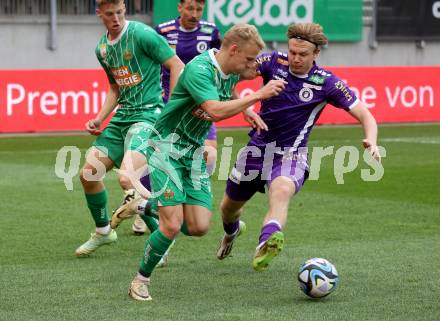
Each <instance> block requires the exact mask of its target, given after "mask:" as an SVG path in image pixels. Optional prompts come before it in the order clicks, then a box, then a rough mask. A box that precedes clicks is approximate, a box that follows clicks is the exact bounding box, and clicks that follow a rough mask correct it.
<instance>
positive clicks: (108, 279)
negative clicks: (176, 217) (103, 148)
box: [0, 125, 440, 321]
mask: <svg viewBox="0 0 440 321" xmlns="http://www.w3.org/2000/svg"><path fill="white" fill-rule="evenodd" d="M226 136H232V137H233V138H234V153H233V157H232V158H233V160H232V162H231V166H232V163H233V161H234V159H235V155H236V152H237V150H238V148H239V147H240V146H243V145H244V144H245V143H246V140H247V137H246V132H244V131H220V133H219V140H218V141H219V151H220V150H221V148H222V142H223V139H224V137H226ZM361 138H362V133H361V129H360V128H359V127H318V128H315V129H314V132H313V133H312V137H311V143H310V147H314V146H321V147H327V146H335V151H336V150H337V149H338V148H339V147H340V146H343V145H352V146H356V147H359V150H360V151H361V147H360V142H361ZM92 140H93V138H92V137H89V136H59V137H56V136H47V137H17V138H4V137H3V138H0V166H1V179H0V204H1V207H0V208H1V213H0V226H1V233H0V248H1V251H0V288H1V294H0V320H8V321H12V320H20V321H21V320H44V321H46V320H57V321H60V320H75V321H77V320H130V321H134V320H155V321H158V320H185V321H189V320H198V321H208V320H212V321H221V320H225V321H226V320H230V321H237V320H249V321H251V320H252V321H254V320H289V321H291V320H301V321H306V320H311V321H312V320H313V321H315V320H335V321H342V320H347V321H385V320H396V321H405V320H408V321H416V320H432V321H435V320H440V303H439V297H440V268H439V266H440V188H439V183H440V176H439V169H440V125H420V126H381V128H380V145H382V146H384V147H385V148H386V157H385V158H384V159H383V165H384V168H385V172H384V176H383V178H382V179H381V180H380V181H378V182H364V181H363V180H362V179H361V170H362V169H369V166H368V165H367V164H366V163H365V162H363V161H362V158H361V161H360V163H359V166H358V167H357V168H356V169H355V170H354V171H352V172H350V173H348V174H345V175H344V182H345V184H337V183H336V179H335V174H334V155H333V156H329V157H326V158H324V159H323V161H322V163H321V167H320V169H321V170H320V175H319V180H310V181H308V182H307V183H306V184H305V186H304V188H303V190H302V191H301V192H300V193H299V194H298V195H297V196H295V198H294V199H293V201H292V202H291V205H290V209H289V220H288V224H287V227H286V229H285V238H286V243H285V249H284V251H283V252H282V253H281V255H280V256H279V257H277V258H276V259H275V260H274V261H273V264H272V265H271V266H270V267H269V269H268V270H267V271H265V272H263V273H256V272H254V271H253V270H252V268H251V260H252V256H253V253H254V249H255V246H256V243H257V240H258V235H259V229H260V225H261V221H262V218H263V216H264V214H265V211H266V209H267V200H266V196H265V195H263V194H259V195H257V196H256V197H254V198H253V199H252V200H251V201H250V202H249V204H248V205H247V206H246V208H245V211H244V215H243V220H245V221H246V223H247V226H248V232H247V234H245V235H244V236H241V237H240V238H239V239H238V241H237V242H236V244H235V247H234V250H233V257H231V258H228V259H226V260H224V261H218V260H217V259H216V257H215V253H216V250H217V245H218V241H219V239H220V237H221V235H222V227H221V222H220V219H219V214H218V204H219V202H220V199H221V196H222V194H223V191H224V187H225V182H224V181H219V180H217V179H216V178H215V176H216V175H214V179H213V194H214V204H215V209H214V216H213V223H212V228H211V230H210V232H209V234H208V235H206V236H204V237H203V238H189V237H185V236H180V237H179V238H178V240H177V243H176V245H175V246H174V248H173V249H172V252H171V254H170V260H169V265H168V266H167V267H165V268H163V269H158V270H156V271H155V273H154V274H153V277H152V285H151V293H152V296H153V301H152V302H147V303H143V302H135V301H133V300H131V299H130V298H129V297H128V295H127V289H128V286H129V284H130V282H131V279H132V277H133V276H134V274H135V272H136V270H137V268H138V263H139V260H140V258H141V255H142V252H143V245H144V241H145V237H138V236H134V235H132V234H131V229H130V225H131V224H129V222H125V223H124V224H122V225H121V226H120V228H119V229H118V236H119V239H118V242H117V244H114V245H111V246H106V247H103V248H101V249H99V250H98V251H97V252H96V253H95V254H94V255H93V256H91V257H90V258H86V259H78V258H76V257H75V256H74V250H75V248H76V247H77V246H79V245H80V244H81V243H82V242H84V241H85V240H86V239H87V238H88V237H89V233H90V232H91V231H93V224H92V219H91V216H90V215H89V214H88V210H87V208H86V204H85V200H84V196H83V192H82V189H81V186H80V184H79V180H78V176H76V177H75V178H74V185H73V191H67V190H66V188H65V186H64V183H63V180H62V179H60V178H58V177H57V176H56V175H55V159H56V155H57V152H58V150H59V149H60V148H61V147H62V146H77V147H78V148H79V149H80V151H81V155H82V158H81V164H82V163H83V161H84V152H85V150H86V149H87V148H88V147H89V146H90V144H91V142H92ZM361 155H362V154H361ZM106 185H107V188H108V191H109V197H110V204H109V205H110V206H109V208H110V210H111V209H112V208H115V207H116V206H117V205H118V204H119V202H120V201H121V198H122V194H121V191H120V189H119V187H118V185H117V178H116V174H115V173H114V172H111V173H109V174H108V176H107V177H106ZM130 223H131V222H130ZM310 257H324V258H327V259H328V260H330V261H331V262H332V263H334V264H335V266H336V268H337V270H338V272H339V274H340V281H341V282H340V284H339V288H338V289H337V290H336V292H335V293H334V294H332V295H330V296H329V297H327V298H325V299H321V300H311V299H308V298H307V297H306V296H305V295H304V294H303V293H302V292H301V291H300V290H299V287H298V284H297V281H296V273H297V269H298V267H299V265H300V264H301V263H302V262H303V261H304V260H305V259H307V258H310Z"/></svg>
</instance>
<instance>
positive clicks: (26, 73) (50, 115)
mask: <svg viewBox="0 0 440 321" xmlns="http://www.w3.org/2000/svg"><path fill="white" fill-rule="evenodd" d="M107 88H108V81H107V77H106V75H105V73H104V71H101V70H99V69H98V70H95V69H93V70H77V69H75V70H2V71H0V132H29V131H30V132H47V131H70V130H84V124H85V123H86V121H87V120H89V119H91V118H93V117H94V116H95V115H96V114H97V113H98V111H99V110H100V108H101V106H102V103H103V101H104V99H105V94H106V92H107Z"/></svg>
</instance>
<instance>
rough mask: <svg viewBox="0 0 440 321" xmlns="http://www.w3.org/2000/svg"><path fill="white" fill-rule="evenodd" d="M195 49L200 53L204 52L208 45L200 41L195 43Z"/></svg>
mask: <svg viewBox="0 0 440 321" xmlns="http://www.w3.org/2000/svg"><path fill="white" fill-rule="evenodd" d="M196 49H197V51H198V52H200V53H202V52H205V51H206V49H208V44H207V43H206V42H205V41H200V42H199V43H197V46H196Z"/></svg>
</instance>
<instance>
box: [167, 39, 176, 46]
mask: <svg viewBox="0 0 440 321" xmlns="http://www.w3.org/2000/svg"><path fill="white" fill-rule="evenodd" d="M168 44H169V45H177V39H172V40H168Z"/></svg>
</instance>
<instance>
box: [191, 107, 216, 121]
mask: <svg viewBox="0 0 440 321" xmlns="http://www.w3.org/2000/svg"><path fill="white" fill-rule="evenodd" d="M191 114H192V115H193V116H194V117H197V118H200V119H203V120H209V121H212V118H211V115H209V114H208V112H206V111H205V110H204V109H203V108H202V107H200V106H197V107H196V108H194V109H193V110H192V113H191Z"/></svg>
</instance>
